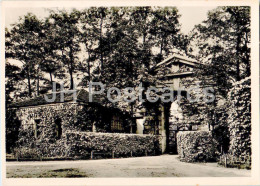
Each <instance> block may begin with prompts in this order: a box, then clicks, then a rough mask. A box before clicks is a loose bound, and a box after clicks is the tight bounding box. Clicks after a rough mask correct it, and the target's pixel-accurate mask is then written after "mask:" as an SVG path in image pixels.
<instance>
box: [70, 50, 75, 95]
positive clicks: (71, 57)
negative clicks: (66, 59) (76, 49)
mask: <svg viewBox="0 0 260 186" xmlns="http://www.w3.org/2000/svg"><path fill="white" fill-rule="evenodd" d="M72 52H73V51H72V47H71V46H70V55H69V56H70V67H69V73H70V90H73V88H74V81H73V70H74V69H73V53H72Z"/></svg>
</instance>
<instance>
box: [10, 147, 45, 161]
mask: <svg viewBox="0 0 260 186" xmlns="http://www.w3.org/2000/svg"><path fill="white" fill-rule="evenodd" d="M14 155H15V157H16V158H18V159H39V157H41V153H40V151H39V149H37V148H29V147H19V148H15V149H14Z"/></svg>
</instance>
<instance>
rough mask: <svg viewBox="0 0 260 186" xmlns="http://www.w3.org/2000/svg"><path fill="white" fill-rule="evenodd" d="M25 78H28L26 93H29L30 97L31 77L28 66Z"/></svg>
mask: <svg viewBox="0 0 260 186" xmlns="http://www.w3.org/2000/svg"><path fill="white" fill-rule="evenodd" d="M27 80H28V94H29V97H32V89H31V78H30V72H29V68H28V71H27Z"/></svg>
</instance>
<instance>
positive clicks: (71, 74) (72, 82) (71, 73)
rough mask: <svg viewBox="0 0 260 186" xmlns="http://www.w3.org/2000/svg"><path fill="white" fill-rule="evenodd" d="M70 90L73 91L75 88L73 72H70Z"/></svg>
mask: <svg viewBox="0 0 260 186" xmlns="http://www.w3.org/2000/svg"><path fill="white" fill-rule="evenodd" d="M69 73H70V90H73V87H74V81H73V72H72V70H70V72H69Z"/></svg>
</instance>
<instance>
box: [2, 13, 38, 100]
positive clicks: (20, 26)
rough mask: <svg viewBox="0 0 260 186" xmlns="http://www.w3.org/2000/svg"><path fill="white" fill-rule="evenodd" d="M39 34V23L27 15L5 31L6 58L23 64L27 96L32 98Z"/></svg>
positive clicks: (33, 17)
mask: <svg viewBox="0 0 260 186" xmlns="http://www.w3.org/2000/svg"><path fill="white" fill-rule="evenodd" d="M40 32H41V21H40V20H39V19H38V18H37V17H36V16H35V15H33V14H31V13H28V14H27V15H25V16H24V17H23V18H20V20H19V23H17V24H15V25H14V26H13V28H12V29H11V31H10V32H9V31H8V30H7V29H6V32H5V34H6V35H5V36H6V43H7V45H6V56H7V58H12V59H16V60H19V61H20V62H22V63H23V69H24V71H25V72H26V78H27V81H28V96H29V97H31V96H32V91H33V90H32V86H31V79H32V78H33V76H34V75H35V69H34V68H35V64H36V63H37V58H38V56H39V53H40V46H39V44H38V37H39V36H40Z"/></svg>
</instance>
